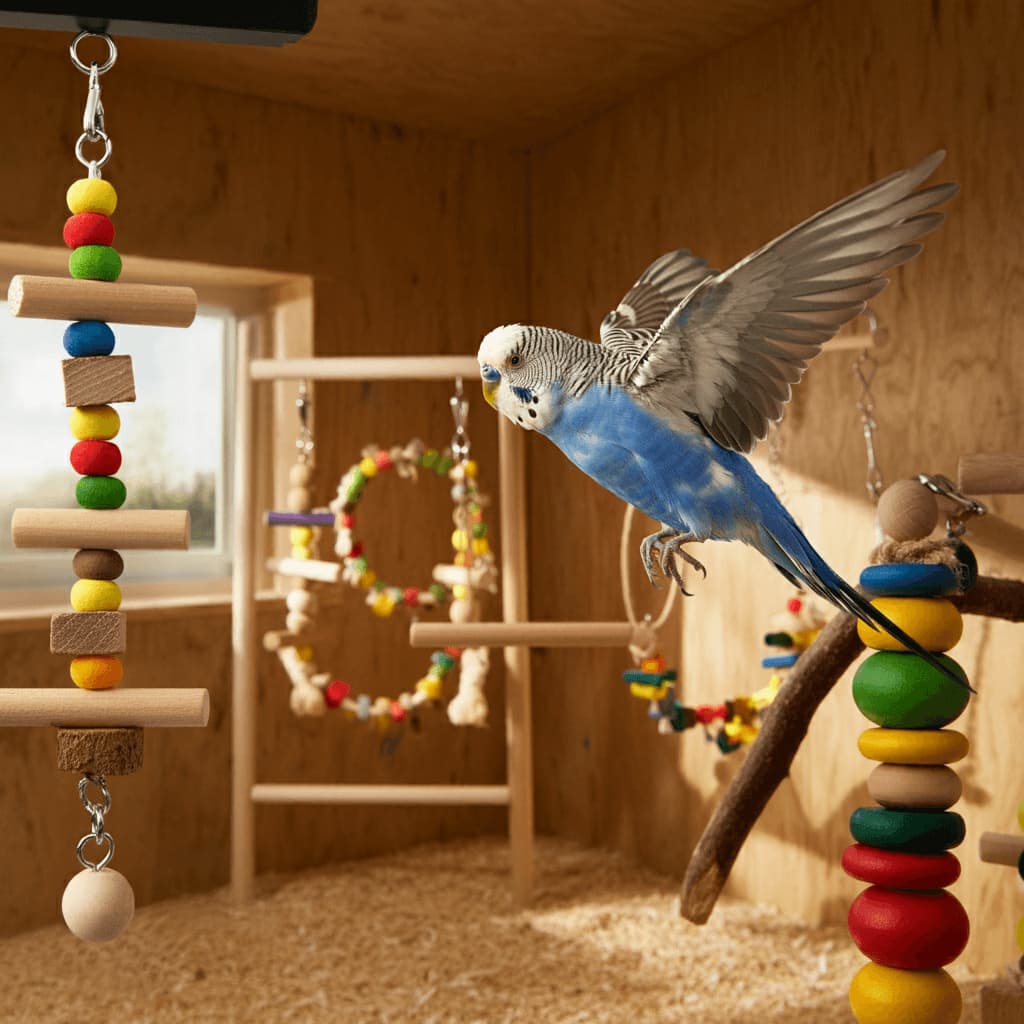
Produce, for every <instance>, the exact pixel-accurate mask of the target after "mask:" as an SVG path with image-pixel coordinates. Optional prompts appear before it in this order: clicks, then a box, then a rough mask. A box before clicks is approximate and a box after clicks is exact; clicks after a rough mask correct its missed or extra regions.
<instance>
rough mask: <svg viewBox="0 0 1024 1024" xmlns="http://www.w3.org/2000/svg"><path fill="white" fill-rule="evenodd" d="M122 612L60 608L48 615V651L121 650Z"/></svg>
mask: <svg viewBox="0 0 1024 1024" xmlns="http://www.w3.org/2000/svg"><path fill="white" fill-rule="evenodd" d="M127 621H128V617H127V616H126V615H125V613H124V612H61V613H60V614H59V615H54V616H53V617H52V618H51V619H50V653H51V654H123V653H124V652H125V649H126V643H127V633H128V627H127Z"/></svg>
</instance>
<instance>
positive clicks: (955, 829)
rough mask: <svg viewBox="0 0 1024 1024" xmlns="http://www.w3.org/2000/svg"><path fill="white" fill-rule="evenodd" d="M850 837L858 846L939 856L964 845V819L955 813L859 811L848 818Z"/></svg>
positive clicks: (865, 809) (880, 809)
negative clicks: (944, 851) (945, 851)
mask: <svg viewBox="0 0 1024 1024" xmlns="http://www.w3.org/2000/svg"><path fill="white" fill-rule="evenodd" d="M850 833H851V835H852V836H853V838H854V839H856V840H857V842H858V843H864V844H865V845H866V846H877V847H878V848H879V849H882V850H905V851H907V852H908V853H941V852H942V851H943V850H951V849H952V848H953V847H954V846H959V845H960V844H961V843H962V842H963V841H964V836H965V835H966V834H967V830H966V828H965V826H964V819H963V818H961V817H960V815H959V814H957V813H956V812H955V811H894V810H889V809H888V808H886V807H858V808H857V810H855V811H854V812H853V814H851V815H850Z"/></svg>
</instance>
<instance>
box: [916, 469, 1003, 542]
mask: <svg viewBox="0 0 1024 1024" xmlns="http://www.w3.org/2000/svg"><path fill="white" fill-rule="evenodd" d="M917 481H918V483H920V484H923V485H924V486H925V487H927V488H928V490H929V491H931V492H932V494H937V495H938V496H939V497H940V498H945V499H947V500H948V501H951V502H952V503H953V504H954V505H955V506H956V511H954V512H951V513H950V514H949V515H947V517H946V533H947V534H949V536H950V537H960V536H962V535H963V534H964V532H965V531H966V529H967V520H968V519H971V518H972V517H974V516H983V515H985V514H986V513H987V512H988V507H987V506H986V505H985V504H984V503H983V502H980V501H978V500H977V499H976V498H970V497H968V496H967V495H966V494H963V493H962V492H961V491H958V490H957V488H956V485H955V484H954V483H953V481H952V480H950V479H949V477H948V476H943V475H942V474H941V473H919V474H918V476H917Z"/></svg>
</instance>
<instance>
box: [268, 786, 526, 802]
mask: <svg viewBox="0 0 1024 1024" xmlns="http://www.w3.org/2000/svg"><path fill="white" fill-rule="evenodd" d="M508 796H509V791H508V786H430V785H417V786H397V785H396V786H390V785H389V786H357V785H305V784H301V783H296V784H288V783H258V784H257V785H255V786H253V787H252V800H253V802H254V803H257V804H377V805H381V804H390V805H397V806H434V807H442V806H447V807H455V806H467V807H471V806H472V807H476V806H485V805H492V806H502V805H504V804H507V803H508Z"/></svg>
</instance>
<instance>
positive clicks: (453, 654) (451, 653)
mask: <svg viewBox="0 0 1024 1024" xmlns="http://www.w3.org/2000/svg"><path fill="white" fill-rule="evenodd" d="M444 653H445V654H447V655H448V657H449V658H454V659H455V660H456V661H458V660H459V658H461V657H462V648H461V647H446V648H445V649H444Z"/></svg>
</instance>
